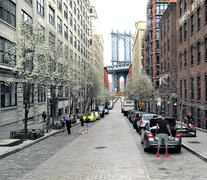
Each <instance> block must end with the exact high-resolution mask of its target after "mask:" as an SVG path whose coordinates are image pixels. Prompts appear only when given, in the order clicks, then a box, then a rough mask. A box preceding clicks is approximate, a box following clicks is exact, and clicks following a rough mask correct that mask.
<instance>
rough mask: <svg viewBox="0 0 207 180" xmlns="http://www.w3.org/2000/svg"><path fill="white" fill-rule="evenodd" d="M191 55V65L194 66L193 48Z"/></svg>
mask: <svg viewBox="0 0 207 180" xmlns="http://www.w3.org/2000/svg"><path fill="white" fill-rule="evenodd" d="M190 55H191V61H190V62H191V65H193V64H194V49H193V46H191V48H190Z"/></svg>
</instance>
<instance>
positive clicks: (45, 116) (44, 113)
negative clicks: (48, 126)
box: [42, 111, 47, 122]
mask: <svg viewBox="0 0 207 180" xmlns="http://www.w3.org/2000/svg"><path fill="white" fill-rule="evenodd" d="M42 118H43V122H46V118H47V114H46V112H45V111H43V113H42Z"/></svg>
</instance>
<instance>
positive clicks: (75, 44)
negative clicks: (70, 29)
mask: <svg viewBox="0 0 207 180" xmlns="http://www.w3.org/2000/svg"><path fill="white" fill-rule="evenodd" d="M74 47H75V48H77V38H76V37H75V36H74Z"/></svg>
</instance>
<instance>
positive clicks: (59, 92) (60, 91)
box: [57, 86, 63, 97]
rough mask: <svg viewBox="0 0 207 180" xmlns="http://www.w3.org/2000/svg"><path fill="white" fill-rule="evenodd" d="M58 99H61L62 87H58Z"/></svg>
mask: <svg viewBox="0 0 207 180" xmlns="http://www.w3.org/2000/svg"><path fill="white" fill-rule="evenodd" d="M57 96H58V97H63V86H58V95H57Z"/></svg>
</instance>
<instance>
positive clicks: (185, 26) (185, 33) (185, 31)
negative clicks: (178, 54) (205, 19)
mask: <svg viewBox="0 0 207 180" xmlns="http://www.w3.org/2000/svg"><path fill="white" fill-rule="evenodd" d="M186 38H187V23H186V22H185V23H184V40H186Z"/></svg>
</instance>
